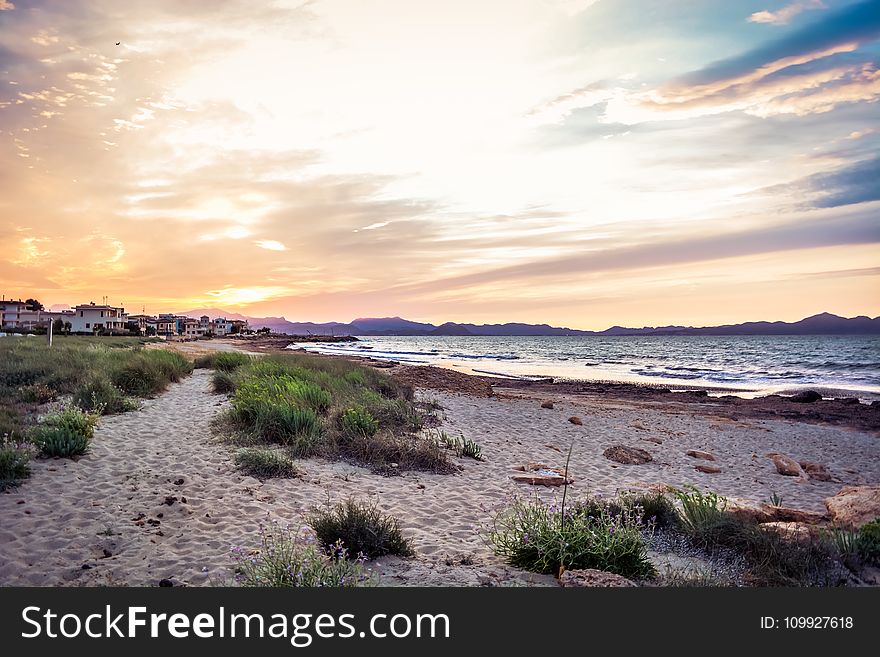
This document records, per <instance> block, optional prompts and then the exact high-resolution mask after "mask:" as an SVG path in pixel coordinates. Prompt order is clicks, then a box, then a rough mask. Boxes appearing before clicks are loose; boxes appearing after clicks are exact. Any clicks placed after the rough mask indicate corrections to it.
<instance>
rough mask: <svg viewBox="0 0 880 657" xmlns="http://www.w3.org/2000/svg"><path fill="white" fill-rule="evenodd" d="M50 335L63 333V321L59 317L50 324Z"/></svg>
mask: <svg viewBox="0 0 880 657" xmlns="http://www.w3.org/2000/svg"><path fill="white" fill-rule="evenodd" d="M52 333H55V334H56V335H61V334H62V333H64V320H63V319H61V318H60V317H59V318H58V319H56V320H55V321H54V322H52Z"/></svg>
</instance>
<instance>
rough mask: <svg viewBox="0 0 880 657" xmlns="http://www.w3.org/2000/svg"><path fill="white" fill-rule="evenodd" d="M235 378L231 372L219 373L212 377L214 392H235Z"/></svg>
mask: <svg viewBox="0 0 880 657" xmlns="http://www.w3.org/2000/svg"><path fill="white" fill-rule="evenodd" d="M236 387H237V385H236V383H235V377H234V376H233V375H232V374H230V373H229V372H223V371H217V372H214V375H213V376H212V377H211V388H212V389H213V390H214V392H217V393H221V394H222V393H225V394H229V393H232V392H235V389H236Z"/></svg>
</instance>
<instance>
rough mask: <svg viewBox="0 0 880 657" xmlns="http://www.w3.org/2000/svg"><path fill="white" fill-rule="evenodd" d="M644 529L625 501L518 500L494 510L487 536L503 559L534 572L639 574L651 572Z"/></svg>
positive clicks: (652, 569) (646, 575)
mask: <svg viewBox="0 0 880 657" xmlns="http://www.w3.org/2000/svg"><path fill="white" fill-rule="evenodd" d="M645 529H646V527H645V526H644V525H643V524H642V522H641V519H640V518H639V517H637V515H636V514H634V513H633V512H632V510H631V509H629V508H627V507H626V505H616V506H615V507H614V508H609V507H608V506H606V505H605V504H603V503H601V502H598V501H596V500H591V501H588V502H586V503H582V504H579V505H575V507H573V508H571V509H567V510H563V509H561V508H559V507H558V506H556V504H552V505H545V504H543V503H541V502H540V501H539V500H537V499H536V500H535V501H534V502H524V501H519V500H518V501H516V502H515V503H514V504H513V505H512V506H511V507H509V508H508V509H506V510H503V511H501V512H500V513H498V514H497V515H496V516H495V518H494V519H493V522H492V526H491V528H490V530H489V532H488V539H489V543H490V545H491V546H492V548H493V549H494V551H495V553H496V554H497V555H499V556H500V557H502V558H503V559H504V560H505V561H507V562H508V563H510V564H511V565H513V566H516V567H518V568H524V569H526V570H530V571H533V572H538V573H552V574H556V573H558V572H559V569H560V567H564V568H565V569H576V568H596V569H598V570H605V571H608V572H612V573H616V574H618V575H622V576H624V577H633V578H639V579H641V578H648V577H653V576H654V575H655V570H654V567H653V566H652V565H651V562H650V561H649V560H648V557H647V548H646V545H645V542H644V539H643V537H642V532H643V531H644V530H645Z"/></svg>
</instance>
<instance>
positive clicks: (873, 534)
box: [859, 518, 880, 564]
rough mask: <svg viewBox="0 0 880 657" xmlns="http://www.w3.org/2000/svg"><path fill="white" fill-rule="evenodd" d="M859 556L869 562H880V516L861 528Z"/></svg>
mask: <svg viewBox="0 0 880 657" xmlns="http://www.w3.org/2000/svg"><path fill="white" fill-rule="evenodd" d="M859 556H860V557H861V558H862V560H863V561H865V562H866V563H869V564H880V518H876V519H875V520H872V521H871V522H869V523H867V524H865V525H863V526H862V528H861V529H860V530H859Z"/></svg>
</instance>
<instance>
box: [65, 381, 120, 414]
mask: <svg viewBox="0 0 880 657" xmlns="http://www.w3.org/2000/svg"><path fill="white" fill-rule="evenodd" d="M73 402H74V403H75V404H76V405H77V406H79V407H80V408H82V409H83V410H85V411H94V412H95V413H99V414H102V415H105V414H112V413H124V412H125V411H130V410H132V409H133V408H134V407H135V404H133V403H132V402H131V401H129V400H128V399H126V397H125V395H123V394H122V391H121V390H120V389H119V388H117V387H116V386H114V385H113V384H112V383H110V381H108V380H107V379H105V378H101V377H93V378H91V379H89V380H88V381H86V382H85V383H83V384H82V385H80V386H79V387H78V388H77V389H76V390H75V391H74V393H73Z"/></svg>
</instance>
